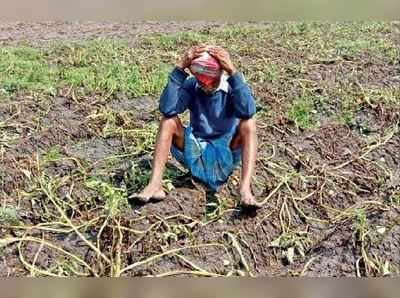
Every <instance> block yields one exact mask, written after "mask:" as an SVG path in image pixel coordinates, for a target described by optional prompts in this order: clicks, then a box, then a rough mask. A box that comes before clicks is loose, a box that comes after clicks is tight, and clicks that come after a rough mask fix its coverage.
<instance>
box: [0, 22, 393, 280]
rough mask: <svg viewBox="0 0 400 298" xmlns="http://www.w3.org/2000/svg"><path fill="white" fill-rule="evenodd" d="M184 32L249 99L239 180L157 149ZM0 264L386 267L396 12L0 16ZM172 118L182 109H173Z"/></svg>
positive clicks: (350, 272) (99, 268)
mask: <svg viewBox="0 0 400 298" xmlns="http://www.w3.org/2000/svg"><path fill="white" fill-rule="evenodd" d="M197 42H206V43H210V44H220V45H222V46H224V47H226V48H227V49H229V50H230V52H231V56H232V58H233V60H234V62H235V63H236V65H237V67H238V68H239V69H240V70H241V71H242V72H243V73H244V75H245V77H246V79H247V81H248V82H249V84H250V85H251V87H252V88H253V91H254V95H255V98H256V101H257V107H258V112H257V123H258V136H259V148H258V159H257V173H256V176H255V177H254V180H253V182H254V183H253V191H254V193H255V194H256V196H257V199H258V200H259V201H260V202H262V203H263V208H262V209H261V210H259V211H258V212H257V213H254V214H248V213H244V212H242V210H241V209H240V206H239V204H238V202H237V199H238V193H237V187H238V183H239V181H240V170H239V169H238V170H237V171H235V172H234V175H232V176H231V178H230V179H229V181H228V183H227V184H226V185H225V186H224V187H223V188H222V189H221V190H220V191H219V192H218V193H211V192H210V191H208V190H207V189H206V188H205V187H204V186H202V185H201V184H200V183H198V182H196V181H193V180H192V179H191V177H190V175H188V173H187V172H186V171H185V169H183V168H182V167H181V166H180V165H179V164H178V163H177V162H176V161H174V160H173V159H171V160H170V161H169V163H168V167H167V170H166V173H165V180H164V186H165V189H166V190H168V192H169V194H168V197H167V199H166V200H165V201H163V202H158V203H150V204H147V205H144V206H139V205H137V204H135V202H131V201H129V200H127V196H128V195H129V194H130V193H131V192H133V191H138V190H139V189H141V188H142V187H143V186H144V185H146V182H147V181H148V179H149V174H150V168H151V154H152V149H153V147H154V139H155V134H156V131H157V125H158V120H159V118H160V114H159V112H158V96H159V94H160V92H161V90H162V88H163V86H164V84H165V82H166V77H167V75H168V72H169V71H170V70H171V66H172V65H173V63H174V61H175V59H176V58H177V57H178V55H179V54H181V53H182V52H183V51H184V50H185V49H186V48H187V47H189V46H190V45H192V44H194V43H197ZM0 45H1V47H0V53H1V55H0V165H1V166H0V276H399V273H400V254H399V251H400V132H399V129H400V126H399V122H400V24H399V23H395V22H394V23H373V22H367V23H343V24H340V23H338V24H329V23H241V24H223V23H206V22H195V23H193V22H188V23H179V22H177V23H158V22H151V23H150V22H149V23H146V22H141V23H120V24H119V23H41V24H39V23H35V24H26V23H12V24H0ZM185 117H186V119H187V115H185Z"/></svg>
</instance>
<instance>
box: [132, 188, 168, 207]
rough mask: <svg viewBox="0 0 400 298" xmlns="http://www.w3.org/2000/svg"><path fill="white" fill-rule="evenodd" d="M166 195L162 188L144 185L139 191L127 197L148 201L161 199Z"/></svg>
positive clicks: (143, 201)
mask: <svg viewBox="0 0 400 298" xmlns="http://www.w3.org/2000/svg"><path fill="white" fill-rule="evenodd" d="M165 197H166V194H165V191H164V190H163V189H162V188H158V187H151V186H149V185H148V186H146V187H145V189H143V191H142V192H140V193H133V194H131V195H130V196H129V197H128V198H129V199H134V200H136V201H139V202H141V203H147V202H149V201H162V200H164V199H165Z"/></svg>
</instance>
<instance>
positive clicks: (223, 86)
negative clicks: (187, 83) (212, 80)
mask: <svg viewBox="0 0 400 298" xmlns="http://www.w3.org/2000/svg"><path fill="white" fill-rule="evenodd" d="M198 88H200V86H199V83H198V82H196V90H197V89H198ZM228 88H229V83H228V76H227V75H226V74H223V75H222V76H221V81H220V82H219V86H218V88H217V89H215V91H214V92H213V93H215V92H217V91H219V90H222V91H224V92H225V93H228Z"/></svg>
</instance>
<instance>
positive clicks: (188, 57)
mask: <svg viewBox="0 0 400 298" xmlns="http://www.w3.org/2000/svg"><path fill="white" fill-rule="evenodd" d="M204 52H208V53H209V54H210V55H211V56H213V57H214V58H215V59H217V60H218V62H219V63H220V64H221V67H222V69H223V70H225V71H226V72H227V73H228V74H229V75H230V76H231V75H233V74H235V73H236V68H235V66H234V65H233V63H232V60H231V57H230V55H229V53H228V51H227V50H225V49H223V48H221V47H218V46H207V45H204V44H202V45H198V46H193V47H191V48H190V49H189V50H187V51H186V52H185V54H184V55H183V57H182V58H181V59H180V60H179V62H178V63H177V64H176V66H177V67H178V68H180V69H182V70H184V69H186V68H188V67H189V66H190V64H191V63H192V60H193V59H195V58H197V57H199V56H200V55H201V54H202V53H204Z"/></svg>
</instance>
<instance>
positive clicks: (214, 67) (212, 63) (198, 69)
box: [190, 52, 222, 86]
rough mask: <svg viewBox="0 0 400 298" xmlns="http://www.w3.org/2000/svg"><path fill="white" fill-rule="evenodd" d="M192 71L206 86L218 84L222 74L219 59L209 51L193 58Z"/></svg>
mask: <svg viewBox="0 0 400 298" xmlns="http://www.w3.org/2000/svg"><path fill="white" fill-rule="evenodd" d="M190 71H191V73H192V74H193V75H194V77H195V78H196V79H197V80H198V81H199V82H200V83H201V84H202V85H205V86H212V85H215V84H217V83H218V82H219V81H220V78H221V75H222V68H221V65H220V64H219V62H218V60H217V59H215V58H214V57H213V56H211V55H210V54H209V53H207V52H204V53H203V54H201V56H199V57H197V58H196V59H193V61H192V63H191V65H190Z"/></svg>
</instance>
